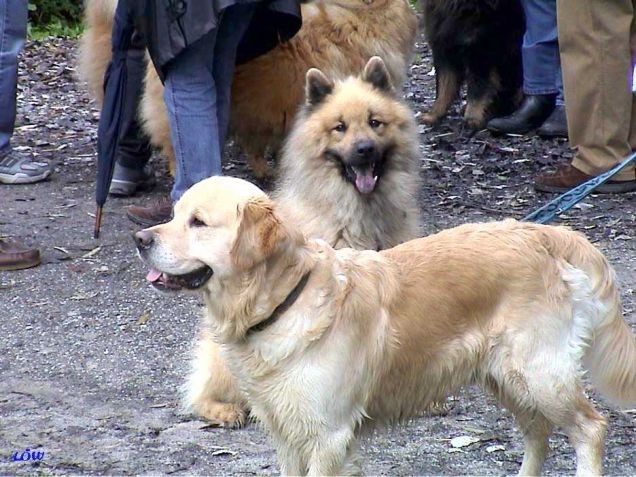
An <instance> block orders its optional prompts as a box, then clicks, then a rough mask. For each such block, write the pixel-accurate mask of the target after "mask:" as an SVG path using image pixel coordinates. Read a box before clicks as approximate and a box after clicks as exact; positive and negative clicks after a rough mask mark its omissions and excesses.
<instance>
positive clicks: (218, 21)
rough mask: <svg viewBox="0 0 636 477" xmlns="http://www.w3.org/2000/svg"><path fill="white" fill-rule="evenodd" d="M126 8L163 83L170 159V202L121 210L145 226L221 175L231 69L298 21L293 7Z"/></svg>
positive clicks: (187, 0)
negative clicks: (205, 181)
mask: <svg viewBox="0 0 636 477" xmlns="http://www.w3.org/2000/svg"><path fill="white" fill-rule="evenodd" d="M121 1H124V0H120V3H121ZM133 3H134V4H133ZM133 3H131V4H130V14H129V18H132V19H135V20H136V26H137V30H138V31H139V32H140V33H141V34H142V35H143V37H144V39H145V41H146V44H147V46H148V51H149V53H150V57H151V59H152V61H153V64H154V66H155V68H156V70H157V73H158V74H159V77H160V78H161V80H162V81H163V83H164V87H165V88H164V101H165V103H166V107H167V111H168V120H169V123H170V133H171V140H172V145H173V147H174V151H175V159H176V174H175V182H174V186H173V188H172V192H171V194H170V197H169V198H165V199H163V200H160V201H159V202H157V203H155V204H153V205H151V206H149V207H138V206H131V207H129V208H128V212H127V215H128V217H129V218H130V219H131V220H132V221H133V222H135V223H137V224H139V225H142V226H145V227H147V226H151V225H155V224H157V223H161V222H166V221H168V220H170V217H171V213H172V204H173V203H174V202H176V201H177V200H178V199H179V198H180V197H181V195H182V194H183V193H184V192H185V191H186V189H188V188H189V187H190V186H192V185H194V184H195V183H197V182H199V181H200V180H202V179H205V178H207V177H210V176H212V175H218V174H221V172H222V170H221V155H222V151H223V145H224V143H225V138H226V135H227V131H228V126H229V116H230V93H231V87H232V80H233V76H234V67H235V64H236V63H237V62H242V61H247V60H249V59H252V58H254V57H256V56H258V55H261V54H263V53H265V52H267V51H269V50H270V49H272V48H274V47H275V46H276V45H277V44H278V43H279V42H282V41H286V40H288V39H289V38H291V37H292V36H293V35H294V34H295V33H296V32H297V31H298V30H299V29H300V26H301V18H300V4H299V0H211V1H206V2H196V1H194V0H166V1H165V2H164V1H159V0H144V1H139V2H133Z"/></svg>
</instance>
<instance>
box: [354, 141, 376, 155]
mask: <svg viewBox="0 0 636 477" xmlns="http://www.w3.org/2000/svg"><path fill="white" fill-rule="evenodd" d="M374 151H375V144H374V143H373V141H360V142H358V143H357V144H356V152H357V153H358V156H360V157H369V156H371V155H372V154H373V152H374Z"/></svg>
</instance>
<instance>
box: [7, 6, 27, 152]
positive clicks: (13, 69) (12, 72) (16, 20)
mask: <svg viewBox="0 0 636 477" xmlns="http://www.w3.org/2000/svg"><path fill="white" fill-rule="evenodd" d="M27 14H28V12H27V0H0V156H4V155H5V154H7V153H9V151H10V150H11V144H10V140H11V136H12V135H13V127H14V126H15V112H16V92H17V87H18V54H19V53H20V51H21V50H22V47H23V46H24V40H25V38H26V31H27Z"/></svg>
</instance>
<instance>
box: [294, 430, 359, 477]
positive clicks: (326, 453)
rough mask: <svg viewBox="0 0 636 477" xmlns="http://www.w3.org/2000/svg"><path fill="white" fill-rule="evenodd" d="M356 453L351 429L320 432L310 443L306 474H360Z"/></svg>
mask: <svg viewBox="0 0 636 477" xmlns="http://www.w3.org/2000/svg"><path fill="white" fill-rule="evenodd" d="M356 453H357V445H356V439H355V436H354V434H353V430H352V429H350V428H345V429H342V430H340V431H337V432H326V433H324V434H321V435H319V436H318V437H317V438H316V439H315V440H314V443H313V445H312V451H311V456H310V458H309V472H308V473H307V475H309V476H319V475H360V473H361V472H360V468H359V466H358V464H357V458H356Z"/></svg>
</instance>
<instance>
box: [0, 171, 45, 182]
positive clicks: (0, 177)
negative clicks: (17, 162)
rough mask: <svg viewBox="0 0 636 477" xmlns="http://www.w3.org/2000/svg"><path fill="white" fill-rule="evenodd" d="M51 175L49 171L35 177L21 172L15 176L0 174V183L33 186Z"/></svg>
mask: <svg viewBox="0 0 636 477" xmlns="http://www.w3.org/2000/svg"><path fill="white" fill-rule="evenodd" d="M50 175H51V171H46V172H44V173H42V174H39V175H37V176H30V175H27V174H23V173H21V172H19V173H17V174H2V173H0V182H1V183H3V184H33V183H35V182H40V181H43V180H44V179H46V178H47V177H49V176H50Z"/></svg>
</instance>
